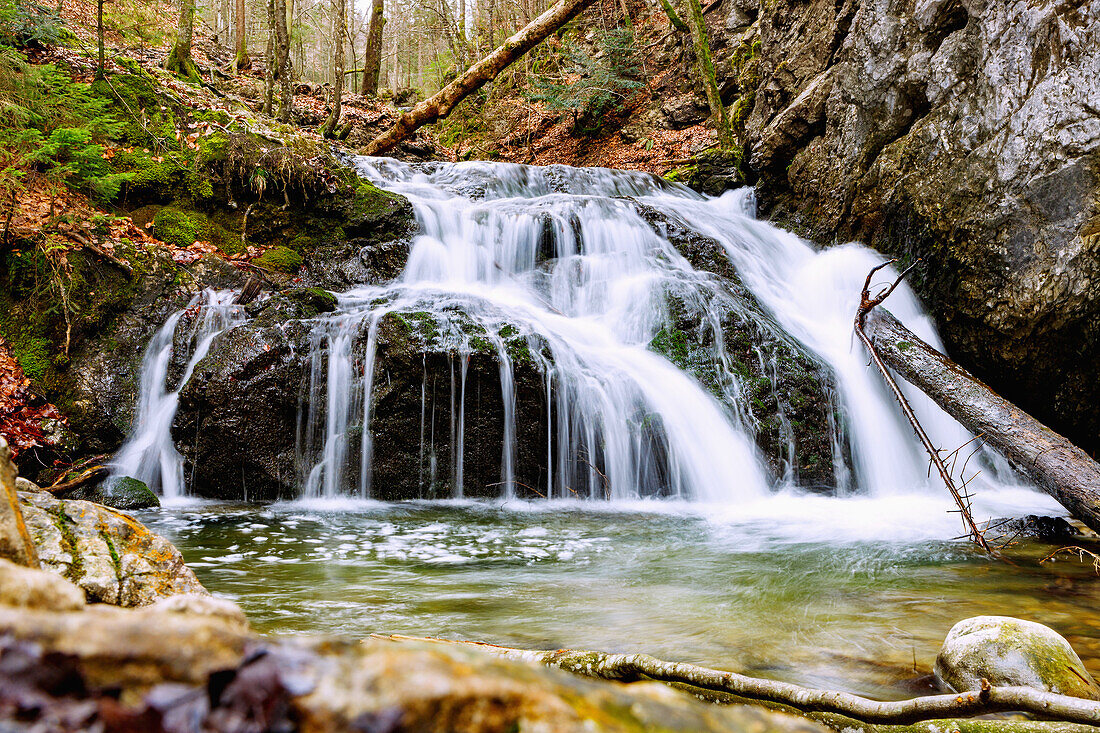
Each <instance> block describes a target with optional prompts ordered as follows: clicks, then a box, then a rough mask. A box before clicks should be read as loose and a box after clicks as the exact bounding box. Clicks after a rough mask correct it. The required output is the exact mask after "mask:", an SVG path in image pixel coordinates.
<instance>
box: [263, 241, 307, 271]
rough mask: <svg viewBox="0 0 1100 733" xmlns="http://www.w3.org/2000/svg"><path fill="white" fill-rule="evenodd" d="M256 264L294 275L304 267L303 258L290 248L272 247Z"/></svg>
mask: <svg viewBox="0 0 1100 733" xmlns="http://www.w3.org/2000/svg"><path fill="white" fill-rule="evenodd" d="M255 262H256V264H257V265H259V266H260V267H266V268H267V269H269V270H276V271H278V272H285V273H288V274H291V275H293V274H294V273H296V272H298V268H300V267H301V266H302V262H303V260H302V256H301V255H300V254H298V253H297V252H295V251H294V250H292V249H290V248H289V247H272V248H271V249H269V250H268V251H266V252H264V253H263V254H262V255H260V256H259V257H257V258H256V260H255Z"/></svg>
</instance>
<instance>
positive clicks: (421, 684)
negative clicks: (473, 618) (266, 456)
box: [0, 608, 824, 733]
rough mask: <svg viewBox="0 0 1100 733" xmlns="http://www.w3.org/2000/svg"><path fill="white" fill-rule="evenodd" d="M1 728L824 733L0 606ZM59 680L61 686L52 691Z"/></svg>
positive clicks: (693, 705) (518, 673) (181, 619)
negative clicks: (14, 723)
mask: <svg viewBox="0 0 1100 733" xmlns="http://www.w3.org/2000/svg"><path fill="white" fill-rule="evenodd" d="M0 659H2V660H3V661H4V665H3V667H2V668H0V719H10V718H11V716H12V715H13V713H14V711H15V710H16V709H17V708H16V701H27V700H33V701H34V704H33V705H26V704H24V705H23V706H22V707H21V708H19V709H20V712H21V713H22V718H21V722H23V723H24V724H28V723H37V724H39V725H41V726H44V725H45V724H46V723H47V722H50V723H52V724H53V725H52V727H50V729H51V730H60V731H67V730H87V729H94V728H95V727H96V726H97V724H103V723H104V722H108V721H109V722H110V723H111V724H112V727H113V729H126V730H161V729H171V730H177V729H181V726H183V725H184V724H186V725H187V726H188V727H187V728H186V729H188V730H191V729H194V730H204V731H211V732H216V731H239V730H326V731H334V732H341V731H347V732H349V733H350V732H351V731H364V730H368V731H412V730H462V731H467V732H468V733H490V732H493V733H495V732H498V731H507V730H534V731H556V732H561V733H569V732H570V731H577V732H578V733H580V732H581V731H584V732H585V733H589V732H599V731H607V732H612V731H616V732H617V731H624V732H625V731H637V730H650V729H658V728H659V729H660V730H665V731H699V732H703V731H726V732H730V731H733V732H737V733H740V732H744V733H750V732H751V733H820V732H821V731H823V730H824V728H822V727H821V726H819V725H817V724H815V723H810V722H808V721H805V720H802V719H799V718H795V717H791V716H787V715H783V714H780V713H774V712H770V711H767V710H763V709H760V708H749V707H737V706H733V707H725V706H717V705H712V704H709V703H704V702H700V701H698V700H695V699H694V698H692V697H690V696H689V695H687V694H684V693H681V692H677V691H675V690H672V689H670V688H668V687H665V686H663V685H659V684H657V683H645V682H643V683H636V684H631V685H624V684H618V683H612V682H603V681H597V680H587V679H581V678H578V677H574V676H572V675H569V674H567V673H565V672H562V671H559V670H554V669H549V668H546V667H542V666H535V665H529V664H525V663H521V662H512V661H506V660H502V659H499V658H497V657H494V656H492V655H489V654H487V653H485V652H483V651H481V650H475V649H451V648H447V647H443V646H441V645H432V644H414V643H400V644H398V643H393V642H389V641H380V640H370V641H366V642H362V643H360V642H351V641H340V640H334V639H309V638H299V639H292V640H285V641H282V642H273V641H269V640H263V639H258V638H255V637H249V636H247V635H245V634H243V633H242V632H241V631H240V629H238V628H237V627H235V626H232V625H230V624H227V623H226V622H224V621H222V620H220V619H218V618H216V617H210V616H199V615H193V614H188V613H166V612H163V611H158V610H156V609H154V608H149V609H141V610H137V611H127V610H122V609H112V608H96V609H89V610H87V611H83V612H78V613H26V612H24V613H22V614H20V613H18V612H12V611H10V610H7V609H2V608H0ZM60 680H63V681H64V684H59V681H60Z"/></svg>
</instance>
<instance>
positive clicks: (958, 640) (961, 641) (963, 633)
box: [935, 616, 1100, 700]
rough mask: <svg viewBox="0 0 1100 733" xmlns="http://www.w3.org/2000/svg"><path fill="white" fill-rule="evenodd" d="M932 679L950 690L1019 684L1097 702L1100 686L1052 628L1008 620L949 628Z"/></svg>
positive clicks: (995, 618)
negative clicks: (985, 682)
mask: <svg viewBox="0 0 1100 733" xmlns="http://www.w3.org/2000/svg"><path fill="white" fill-rule="evenodd" d="M935 672H936V679H937V680H938V681H939V682H940V684H941V685H943V686H944V687H946V688H947V689H948V690H951V691H953V692H963V691H966V690H978V689H980V688H981V680H982V679H983V678H984V679H986V680H989V682H990V683H991V684H993V685H994V686H997V685H1019V686H1024V687H1033V688H1035V689H1037V690H1044V691H1046V692H1055V693H1058V694H1062V695H1072V696H1074V697H1084V698H1088V699H1090V700H1100V686H1098V685H1097V684H1096V681H1095V680H1093V678H1092V676H1091V675H1090V674H1089V673H1088V670H1086V669H1085V665H1084V664H1083V663H1082V662H1081V658H1080V657H1078V656H1077V653H1076V652H1074V651H1073V648H1072V647H1071V646H1070V645H1069V642H1068V641H1066V640H1065V639H1064V638H1062V637H1061V636H1060V635H1058V633H1057V632H1055V631H1054V630H1053V629H1051V628H1049V627H1047V626H1043V625H1042V624H1037V623H1035V622H1034V621H1024V620H1022V619H1018V618H1012V617H1010V616H975V617H974V618H968V619H965V620H963V621H960V622H959V623H957V624H955V625H954V626H953V627H951V631H949V632H948V634H947V638H946V639H944V642H943V648H942V649H941V650H940V654H939V656H938V657H936V667H935Z"/></svg>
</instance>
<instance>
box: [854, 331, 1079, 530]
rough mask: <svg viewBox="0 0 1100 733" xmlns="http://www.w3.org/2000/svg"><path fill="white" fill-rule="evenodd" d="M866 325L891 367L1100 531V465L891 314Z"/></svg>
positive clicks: (882, 357) (1044, 489)
mask: <svg viewBox="0 0 1100 733" xmlns="http://www.w3.org/2000/svg"><path fill="white" fill-rule="evenodd" d="M865 330H866V332H867V335H868V337H869V338H870V340H871V342H872V343H873V344H874V346H875V350H876V351H877V352H878V353H879V355H880V357H881V359H882V361H884V362H885V363H886V364H887V365H888V366H889V367H890V368H891V369H893V370H894V371H896V372H897V373H898V374H900V375H901V376H902V377H903V378H904V379H905V380H906V381H907V382H909V383H910V384H912V385H913V386H914V387H917V388H918V389H920V390H921V391H923V392H924V393H925V394H927V395H928V396H929V397H931V398H932V400H933V401H934V402H935V403H936V404H938V405H939V406H940V407H941V408H943V410H944V411H945V412H946V413H947V414H949V415H951V417H953V418H955V419H956V420H958V421H959V422H960V423H961V424H962V425H963V427H965V428H966V429H967V430H969V431H971V432H972V433H974V434H975V435H980V436H982V439H983V440H984V441H985V442H986V443H987V444H988V445H990V446H992V447H993V448H994V449H996V450H997V451H999V452H1000V453H1001V454H1002V455H1004V457H1005V458H1007V459H1008V460H1009V462H1010V463H1012V465H1013V466H1015V467H1016V468H1017V469H1018V470H1020V471H1022V472H1023V473H1025V474H1026V475H1027V476H1028V477H1029V478H1031V480H1032V481H1034V482H1035V484H1036V485H1037V486H1039V488H1041V489H1042V490H1043V491H1045V492H1046V493H1048V494H1050V495H1051V496H1052V497H1054V499H1055V500H1056V501H1057V502H1058V503H1059V504H1061V505H1062V506H1064V507H1065V508H1066V510H1068V511H1069V513H1070V514H1072V515H1073V516H1074V517H1076V518H1077V519H1079V520H1081V521H1082V522H1084V523H1085V524H1086V525H1087V526H1088V527H1089V528H1090V529H1092V530H1093V531H1096V532H1100V464H1098V463H1097V462H1096V461H1094V460H1093V459H1092V458H1090V457H1089V455H1088V454H1087V453H1085V452H1084V451H1083V450H1081V449H1080V448H1078V447H1077V446H1075V445H1074V444H1073V443H1071V442H1070V441H1069V440H1067V439H1066V438H1063V437H1062V436H1061V435H1059V434H1058V433H1056V432H1054V431H1053V430H1051V429H1050V428H1048V427H1047V426H1045V425H1043V424H1042V423H1041V422H1039V421H1038V420H1036V419H1035V418H1033V417H1032V416H1031V415H1028V414H1027V413H1026V412H1024V411H1023V410H1021V409H1020V408H1018V407H1016V406H1015V405H1013V404H1012V403H1011V402H1009V401H1007V400H1005V399H1004V398H1003V397H1001V396H1000V395H998V394H997V393H996V392H994V391H993V390H991V389H990V388H989V387H987V386H986V385H985V384H983V383H982V382H981V380H979V379H978V378H977V377H975V376H973V375H972V374H970V373H969V372H967V371H966V370H965V369H963V368H962V367H960V366H959V365H958V364H956V363H955V362H953V361H951V360H950V359H948V358H947V357H946V356H944V355H943V354H941V353H940V352H938V351H936V350H935V349H933V348H932V347H931V346H929V345H928V344H926V343H925V342H923V341H921V340H920V339H919V338H918V337H917V336H916V335H915V334H914V333H913V332H912V331H910V330H909V329H907V328H906V327H905V326H903V325H902V324H901V323H900V322H899V321H898V320H897V319H896V318H894V316H892V315H891V314H890V313H888V312H885V311H883V310H882V309H878V310H875V311H872V312H871V313H869V314H868V315H867V318H866V326H865Z"/></svg>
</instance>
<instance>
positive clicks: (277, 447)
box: [173, 289, 546, 500]
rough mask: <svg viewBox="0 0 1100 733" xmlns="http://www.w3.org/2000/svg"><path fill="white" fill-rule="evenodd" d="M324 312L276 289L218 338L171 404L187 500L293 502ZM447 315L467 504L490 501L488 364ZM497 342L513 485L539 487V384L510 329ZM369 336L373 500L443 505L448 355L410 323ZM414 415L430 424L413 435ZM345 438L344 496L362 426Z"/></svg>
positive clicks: (493, 470) (495, 489) (497, 406)
mask: <svg viewBox="0 0 1100 733" xmlns="http://www.w3.org/2000/svg"><path fill="white" fill-rule="evenodd" d="M334 304H335V301H334V299H332V296H328V297H327V298H325V297H324V296H323V295H320V294H319V293H318V292H317V291H312V290H310V289H300V290H291V291H284V292H282V293H279V294H277V295H275V296H273V297H271V298H268V299H267V300H265V301H263V302H262V303H258V304H256V305H255V306H254V307H253V308H251V309H250V313H251V314H252V316H253V317H252V319H251V320H249V321H248V322H247V323H245V324H242V325H240V326H237V327H235V328H232V329H230V330H228V331H226V332H224V333H223V334H221V335H220V336H219V337H218V338H217V339H215V341H214V343H213V344H212V346H211V348H210V352H209V354H208V355H207V356H206V358H204V359H203V360H202V361H200V362H199V364H198V365H197V366H196V368H195V371H194V375H193V376H192V378H191V380H190V381H189V382H188V383H187V385H186V386H185V387H184V389H183V390H182V392H181V394H180V402H179V410H178V412H177V414H176V421H175V424H174V427H173V436H174V437H175V440H176V445H177V447H178V448H179V450H180V452H181V453H182V454H183V455H184V457H185V458H186V459H187V460H188V462H189V464H190V465H189V467H188V475H189V476H190V478H191V483H190V488H191V490H192V491H193V492H195V493H196V494H198V495H200V496H208V497H214V498H223V499H229V498H248V499H274V498H294V497H297V496H299V495H300V493H301V490H302V486H303V484H304V480H305V476H304V475H303V474H304V472H308V470H309V468H310V466H308V465H307V466H304V467H303V466H301V465H299V463H298V456H299V451H300V450H303V451H304V449H305V448H308V447H309V446H304V445H302V443H301V441H300V438H301V437H302V432H303V431H304V430H307V429H308V426H304V425H303V424H302V423H300V421H299V418H300V416H301V417H302V418H303V419H304V418H306V417H308V408H309V403H310V402H314V403H315V404H323V401H324V399H325V388H326V384H327V373H326V370H325V369H317V368H315V364H318V365H324V364H326V362H327V360H328V358H329V354H328V344H327V341H326V339H325V338H324V337H323V336H322V337H320V338H315V336H316V333H315V329H318V328H323V327H324V324H323V323H321V322H319V321H318V320H317V318H318V316H323V314H324V313H326V312H328V311H331V310H332V309H333V307H334ZM453 315H454V320H455V321H456V322H461V323H462V324H463V326H462V328H464V329H466V330H467V331H468V333H466V334H465V335H466V337H467V342H468V346H469V349H470V351H469V353H468V357H467V366H466V372H467V373H466V394H467V395H468V398H467V406H466V409H465V412H464V415H463V417H464V424H465V431H464V435H463V442H464V446H465V448H464V452H463V454H464V460H463V467H464V476H463V485H464V486H465V488H466V495H467V496H483V497H495V496H499V495H500V493H501V488H500V481H501V475H500V465H501V454H502V447H503V442H504V435H503V411H504V405H503V400H502V397H501V384H500V373H499V366H498V362H497V353H496V350H495V347H494V346H493V344H492V342H491V341H490V340H489V339H488V338H487V337H488V334H487V333H486V332H485V331H484V328H483V327H481V326H480V325H478V324H475V323H473V322H472V321H470V320H469V319H468V318H464V317H463V316H462V314H461V312H460V311H455V313H454V314H453ZM368 329H369V320H367V319H364V320H363V322H362V323H361V324H360V328H359V330H358V333H357V335H356V337H355V338H356V341H355V344H353V351H354V353H356V354H363V353H364V352H365V351H366V341H367V338H368V333H367V332H368ZM502 330H504V329H502ZM507 333H508V334H510V336H509V338H508V339H507V349H508V353H509V355H510V358H511V359H512V362H513V365H514V367H515V394H516V430H517V435H516V451H517V456H516V462H515V465H516V481H517V482H518V483H517V486H518V485H519V484H523V485H526V486H533V487H538V486H540V484H544V483H545V478H544V476H545V471H546V469H545V463H546V449H545V446H546V394H545V379H544V377H543V376H542V374H541V373H540V372H539V370H538V368H537V366H536V364H535V361H534V359H533V358H532V355H531V353H530V352H529V350H528V348H527V339H526V337H523V336H520V335H518V333H516V332H515V331H514V329H513V331H508V332H507ZM377 334H378V335H377V339H378V341H377V351H376V358H377V364H378V367H377V371H378V372H379V373H380V374H381V375H382V376H380V377H379V378H378V379H377V380H376V381H375V384H374V388H373V389H372V392H371V403H372V407H371V412H372V418H371V434H372V436H373V441H374V450H373V456H374V459H373V461H372V466H373V472H372V475H373V480H372V487H373V490H372V493H373V495H374V497H375V498H379V499H386V500H394V499H412V498H443V497H449V496H451V495H452V491H453V486H452V483H453V474H452V471H451V468H450V467H452V466H454V465H455V462H456V459H457V457H456V447H457V436H455V440H454V441H452V435H451V431H450V427H449V426H450V425H451V424H452V422H457V413H458V409H459V408H458V407H457V406H455V407H454V412H455V413H456V414H455V415H452V414H451V413H452V405H453V403H452V398H451V391H450V389H451V380H452V378H453V379H455V380H456V385H455V389H456V395H458V396H460V395H461V382H460V376H459V358H460V357H459V356H458V354H457V353H456V352H455V345H454V344H453V343H452V342H450V341H449V340H447V339H446V338H445V335H444V334H443V333H442V331H441V329H440V328H439V325H438V324H437V323H436V322H435V320H434V319H433V318H432V317H431V316H430V315H429V314H427V313H426V312H421V311H413V312H408V311H394V312H390V313H387V314H386V315H384V316H382V318H381V320H380V321H379V323H378V324H377ZM357 363H359V364H360V368H361V363H360V362H357ZM311 380H312V383H311ZM456 399H458V397H456ZM317 401H320V402H319V403H318V402H317ZM425 415H427V416H428V419H429V420H430V421H432V422H429V423H427V424H424V425H422V418H424V416H425ZM433 422H434V426H435V427H434V430H433V428H432V424H433ZM351 427H352V429H353V435H352V440H350V441H349V443H350V444H351V449H352V450H353V451H354V452H355V454H354V455H353V454H349V459H348V461H347V471H346V473H345V481H346V483H347V486H349V487H354V486H358V483H359V475H358V474H359V468H358V467H359V460H358V457H357V452H358V448H359V442H360V441H359V440H358V437H359V435H361V432H356V431H360V430H361V429H362V428H361V426H355V425H353V426H351ZM319 431H320V432H319V433H317V432H315V434H314V435H315V438H316V439H317V440H323V436H324V432H323V426H321V427H320V428H319ZM433 436H434V438H433ZM313 447H314V448H315V449H316V448H319V446H317V445H314V446H313ZM313 457H314V458H315V457H316V456H313ZM309 458H310V457H309V456H307V460H309ZM433 466H434V467H435V470H434V472H433V468H432V467H433ZM522 492H523V489H522V488H521V493H522ZM532 495H533V494H532Z"/></svg>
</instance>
